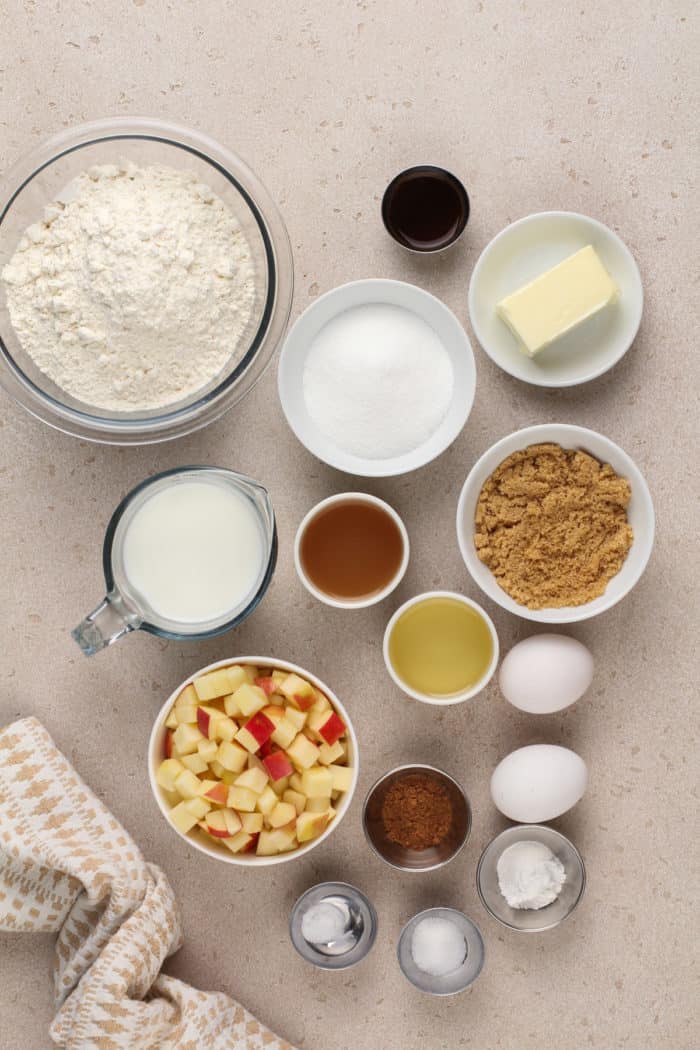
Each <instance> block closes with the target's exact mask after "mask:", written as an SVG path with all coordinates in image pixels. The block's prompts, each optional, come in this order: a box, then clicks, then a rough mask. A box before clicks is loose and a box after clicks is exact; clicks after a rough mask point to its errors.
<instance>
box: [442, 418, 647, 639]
mask: <svg viewBox="0 0 700 1050" xmlns="http://www.w3.org/2000/svg"><path fill="white" fill-rule="evenodd" d="M547 442H552V443H554V444H556V445H561V447H562V448H571V449H582V450H583V451H584V452H588V453H589V455H591V456H594V457H595V458H596V459H598V460H600V462H601V463H609V464H610V466H611V467H612V468H613V470H614V471H615V473H616V474H618V475H620V477H624V478H627V480H628V481H629V483H630V488H631V498H630V502H629V506H628V508H627V520H628V521H629V523H630V525H631V526H632V530H633V532H634V539H633V541H632V546H631V547H630V549H629V553H628V554H627V557H626V559H625V561H624V563H623V565H622V568H621V569H620V571H619V572H618V573H617V575H616V576H613V577H612V579H611V580H610V581H609V582H608V585H607V587H606V589H605V593H604V594H601V595H600V597H598V598H595V599H593V601H590V602H586V603H585V604H584V605H574V606H562V607H557V608H545V609H530V608H528V607H527V606H526V605H521V604H520V603H519V602H516V601H515V600H514V599H513V598H511V596H510V595H509V594H507V593H506V592H505V591H504V590H503V589H502V588H501V586H500V584H499V583H498V581H497V579H496V577H495V576H494V575H493V573H492V572H491V570H490V569H489V568H488V567H487V566H486V565H485V564H484V563H483V562H482V561H481V560H480V559H479V557H478V555H477V552H476V547H475V544H474V518H475V513H476V505H477V501H478V499H479V494H480V492H481V489H482V487H483V485H484V482H485V481H486V479H487V478H489V477H490V476H491V474H492V473H493V471H494V470H495V469H496V468H497V467H498V466H499V465H500V464H501V463H502V462H503V460H504V459H506V458H507V457H508V456H510V455H511V453H513V452H517V451H519V450H520V449H523V448H527V447H528V445H538V444H543V443H545V444H546V443H547ZM654 522H655V519H654V505H653V503H652V500H651V494H650V492H649V489H648V487H647V483H646V481H645V480H644V478H643V476H642V473H641V471H640V470H639V468H638V467H637V465H636V464H635V463H634V461H633V460H632V458H631V457H630V456H628V455H627V453H626V452H625V451H624V450H623V449H621V448H620V446H619V445H616V444H615V443H614V442H612V441H610V439H609V438H607V437H605V436H604V435H603V434H598V433H597V432H596V431H595V430H588V429H587V428H586V427H578V426H573V425H572V424H569V423H542V424H540V425H539V426H534V427H525V429H524V430H516V431H515V433H513V434H509V435H508V436H507V437H504V438H501V440H500V441H497V442H496V444H495V445H492V446H491V448H490V449H487V451H486V452H484V454H483V456H481V458H480V459H478V460H477V461H476V463H475V464H474V466H473V467H472V469H471V471H470V472H469V474H468V476H467V479H466V481H465V482H464V485H463V487H462V491H461V493H460V496H459V502H458V504H457V542H458V544H459V549H460V552H461V555H462V558H463V559H464V564H465V565H466V567H467V569H468V571H469V574H470V575H471V577H472V579H473V580H474V582H475V583H476V584H477V586H478V587H480V588H481V590H482V591H483V593H484V594H485V595H486V596H487V598H490V599H491V600H492V601H494V602H496V604H497V605H500V606H501V608H502V609H505V610H506V611H507V612H510V613H513V614H514V615H515V616H521V617H522V618H523V619H525V620H534V621H535V622H537V623H549V624H565V623H579V622H580V621H582V620H589V619H590V618H591V617H592V616H598V615H599V614H600V613H603V612H606V611H607V610H608V609H611V608H612V607H613V605H617V603H618V602H619V601H621V600H622V599H623V598H624V597H625V596H626V595H627V594H629V592H630V591H631V590H632V588H633V587H634V586H635V585H636V584H637V582H638V581H639V579H640V577H641V576H642V573H643V572H644V570H645V568H646V566H647V562H648V561H649V557H650V555H651V551H652V547H653V546H654Z"/></svg>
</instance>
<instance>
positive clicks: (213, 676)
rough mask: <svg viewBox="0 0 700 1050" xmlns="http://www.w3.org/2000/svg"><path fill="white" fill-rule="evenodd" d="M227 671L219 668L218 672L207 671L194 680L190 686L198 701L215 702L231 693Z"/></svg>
mask: <svg viewBox="0 0 700 1050" xmlns="http://www.w3.org/2000/svg"><path fill="white" fill-rule="evenodd" d="M229 670H230V668H228V667H221V668H219V670H218V671H209V672H208V673H207V674H203V675H200V677H199V678H195V680H194V682H193V683H192V684H193V686H194V688H195V692H196V693H197V697H198V699H199V700H200V701H206V700H215V699H216V698H217V697H219V696H226V695H227V694H228V693H232V692H233V689H234V687H233V686H232V685H231V679H230V677H229Z"/></svg>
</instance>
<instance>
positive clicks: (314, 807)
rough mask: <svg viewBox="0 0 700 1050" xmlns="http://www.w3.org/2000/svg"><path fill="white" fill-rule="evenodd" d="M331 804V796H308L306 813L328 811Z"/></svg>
mask: <svg viewBox="0 0 700 1050" xmlns="http://www.w3.org/2000/svg"><path fill="white" fill-rule="evenodd" d="M330 804H331V800H330V797H325V798H324V797H321V798H307V800H306V806H305V807H304V809H305V812H306V813H326V812H327V811H328V809H329V807H330Z"/></svg>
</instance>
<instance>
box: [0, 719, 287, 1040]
mask: <svg viewBox="0 0 700 1050" xmlns="http://www.w3.org/2000/svg"><path fill="white" fill-rule="evenodd" d="M0 929H4V930H12V931H28V932H31V931H41V932H55V933H58V939H57V943H56V959H55V962H54V993H55V999H56V1010H57V1013H56V1017H55V1019H54V1021H53V1024H52V1025H51V1037H52V1039H53V1041H54V1042H55V1043H56V1044H57V1045H58V1046H60V1047H66V1048H70V1050H146V1048H151V1047H153V1048H155V1047H162V1048H164V1050H166V1048H167V1050H259V1048H260V1050H262V1048H265V1050H292V1047H290V1045H289V1043H287V1042H285V1041H284V1040H283V1039H280V1038H279V1037H278V1036H276V1035H274V1033H272V1032H270V1031H269V1030H268V1029H267V1028H265V1027H264V1025H262V1024H261V1023H260V1022H259V1021H257V1020H256V1019H255V1018H254V1017H253V1016H252V1015H251V1014H250V1013H248V1011H247V1010H245V1009H244V1008H243V1007H242V1006H240V1005H239V1004H238V1003H236V1002H234V1001H233V1000H232V999H229V998H228V996H226V995H223V994H220V993H217V992H200V991H197V990H196V989H194V988H191V987H190V986H189V985H187V984H184V983H183V982H182V981H178V980H176V979H175V978H173V977H166V976H165V975H164V974H160V973H159V971H160V967H161V963H162V962H163V959H164V958H165V957H166V956H167V955H170V954H172V952H174V951H177V949H178V948H179V947H180V945H181V943H182V932H181V929H180V917H179V912H178V908H177V903H176V901H175V898H174V896H173V892H172V890H171V888H170V885H169V883H168V880H167V879H166V877H165V875H164V874H163V872H162V871H161V870H160V869H159V868H157V867H156V866H155V865H153V864H147V863H146V861H145V860H144V858H143V857H142V856H141V853H140V852H139V850H138V849H137V847H136V845H135V844H134V843H133V842H132V840H131V838H130V837H129V835H128V834H127V833H126V832H125V831H124V829H123V828H122V827H121V825H120V824H118V823H117V821H116V820H115V819H114V817H113V816H112V815H111V813H109V811H108V810H107V809H106V808H105V806H104V804H103V803H102V802H100V800H99V799H98V798H97V797H96V796H95V795H94V794H93V793H92V791H91V790H90V789H89V788H88V787H87V786H86V785H85V784H84V783H83V781H82V780H81V779H80V777H79V776H78V774H77V773H76V772H75V770H74V769H73V767H72V766H71V765H70V763H69V762H68V760H67V759H66V758H65V756H64V755H62V754H61V752H60V751H59V750H58V748H57V747H56V745H55V744H54V742H53V740H52V739H51V737H50V736H49V734H48V733H47V731H46V730H45V729H44V727H43V726H42V725H41V724H40V723H39V722H38V721H37V720H36V719H35V718H25V719H22V720H21V721H19V722H15V723H14V724H12V725H10V726H8V727H7V728H6V729H3V730H0Z"/></svg>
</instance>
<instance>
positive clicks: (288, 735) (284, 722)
mask: <svg viewBox="0 0 700 1050" xmlns="http://www.w3.org/2000/svg"><path fill="white" fill-rule="evenodd" d="M296 735H297V728H296V726H295V725H294V724H293V723H292V722H290V720H289V719H288V718H286V717H285V718H281V719H280V720H279V721H278V722H277V723H276V724H275V731H274V733H273V734H272V736H271V737H270V740H273V741H274V742H275V744H277V745H278V746H279V747H281V748H287V747H289V745H290V744H291V742H292V740H293V739H294V737H295V736H296Z"/></svg>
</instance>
